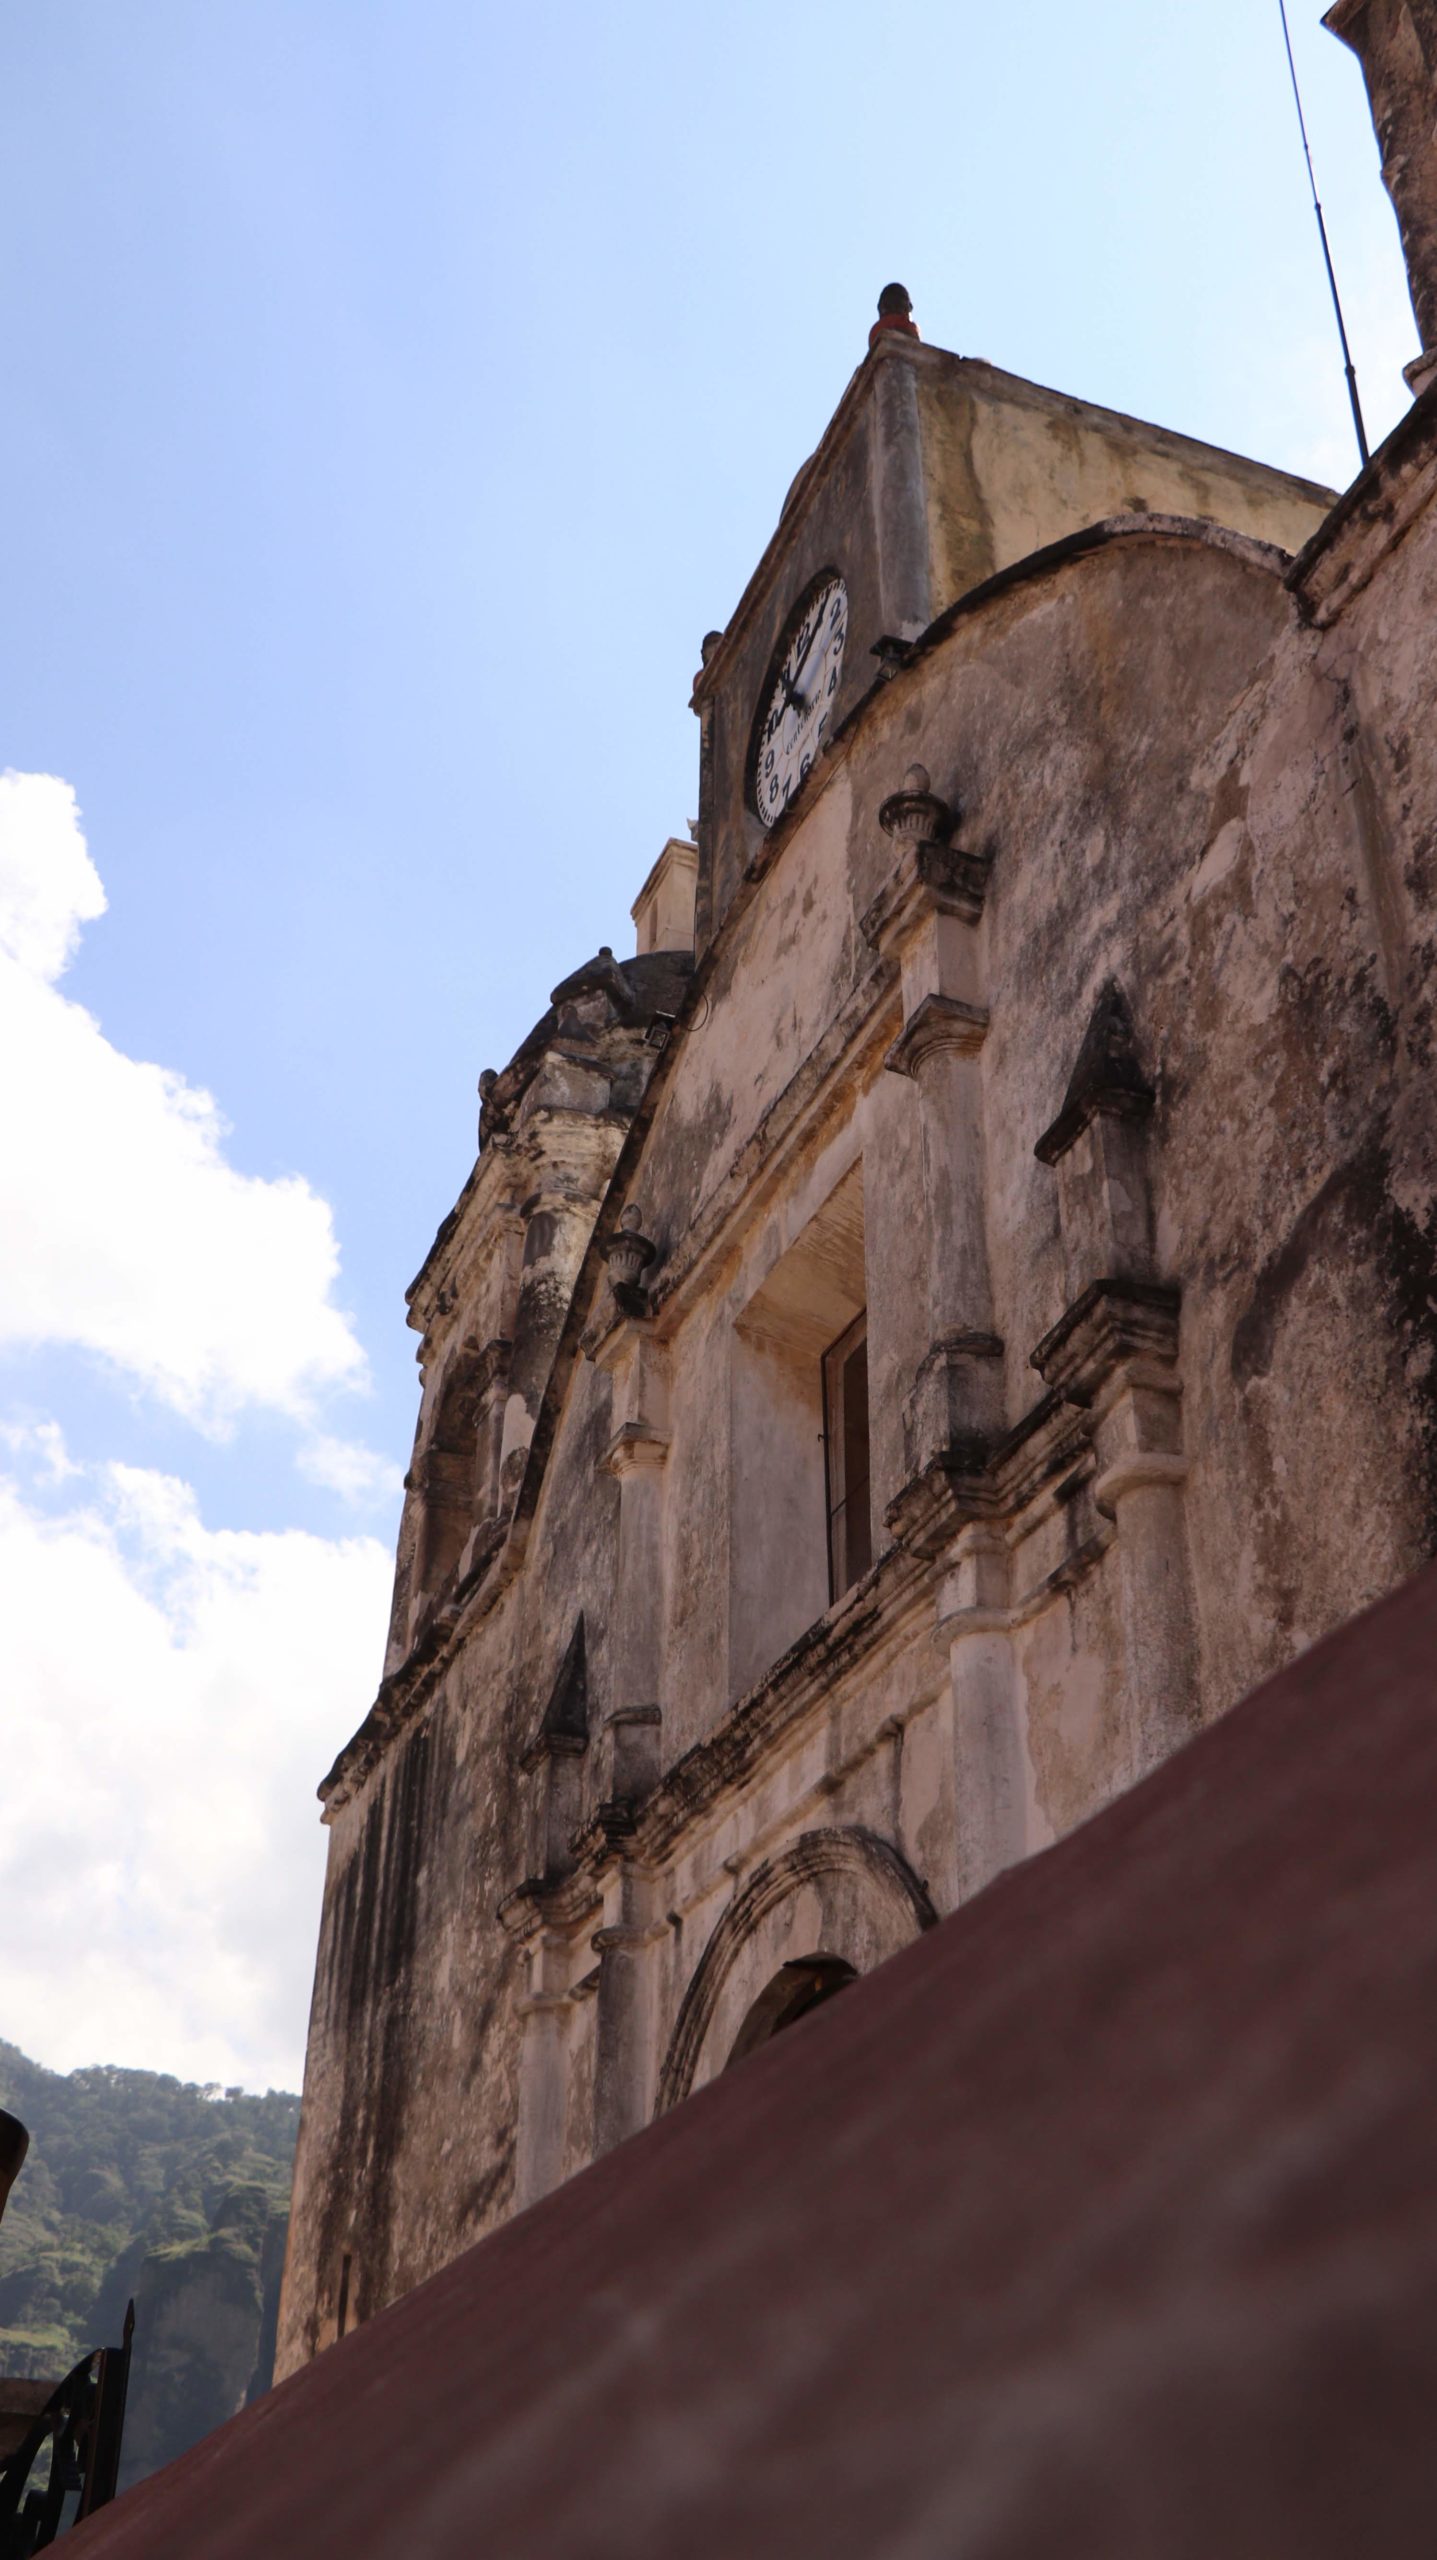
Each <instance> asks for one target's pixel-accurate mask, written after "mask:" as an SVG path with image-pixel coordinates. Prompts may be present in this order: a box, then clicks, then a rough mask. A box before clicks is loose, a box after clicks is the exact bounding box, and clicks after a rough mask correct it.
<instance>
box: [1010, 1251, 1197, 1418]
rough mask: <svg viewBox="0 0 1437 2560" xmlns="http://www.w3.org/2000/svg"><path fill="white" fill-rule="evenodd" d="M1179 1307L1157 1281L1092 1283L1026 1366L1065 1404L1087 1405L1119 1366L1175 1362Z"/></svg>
mask: <svg viewBox="0 0 1437 2560" xmlns="http://www.w3.org/2000/svg"><path fill="white" fill-rule="evenodd" d="M1180 1305H1181V1298H1180V1294H1179V1292H1178V1291H1177V1290H1176V1289H1173V1288H1168V1287H1166V1286H1165V1285H1164V1284H1163V1283H1162V1282H1160V1281H1156V1280H1123V1279H1111V1280H1095V1281H1094V1282H1093V1284H1092V1286H1091V1288H1088V1289H1085V1290H1084V1291H1083V1293H1082V1296H1081V1297H1080V1298H1077V1299H1075V1300H1074V1302H1073V1304H1072V1306H1071V1307H1069V1308H1068V1309H1067V1311H1066V1313H1065V1314H1063V1315H1061V1316H1060V1317H1059V1319H1058V1321H1057V1323H1056V1324H1055V1325H1054V1326H1053V1327H1052V1328H1051V1330H1050V1331H1049V1332H1047V1333H1045V1334H1044V1336H1043V1339H1042V1341H1041V1342H1040V1343H1039V1344H1038V1347H1037V1349H1036V1350H1035V1351H1034V1352H1033V1354H1032V1358H1031V1365H1032V1367H1033V1368H1035V1369H1036V1370H1037V1372H1038V1375H1039V1376H1040V1378H1041V1379H1042V1381H1043V1383H1044V1385H1045V1386H1047V1387H1051V1388H1053V1389H1054V1390H1055V1391H1056V1392H1057V1393H1058V1394H1059V1395H1061V1396H1062V1397H1063V1398H1064V1400H1065V1401H1066V1402H1067V1403H1069V1404H1076V1405H1084V1406H1087V1405H1091V1404H1092V1403H1093V1402H1094V1400H1095V1398H1096V1396H1097V1395H1098V1393H1099V1391H1100V1389H1101V1387H1102V1386H1103V1384H1104V1382H1105V1380H1106V1379H1107V1378H1108V1377H1109V1376H1110V1374H1111V1372H1112V1370H1113V1369H1114V1368H1115V1366H1116V1365H1117V1363H1118V1362H1119V1361H1121V1360H1131V1359H1139V1358H1149V1359H1153V1358H1156V1359H1157V1360H1159V1361H1162V1362H1169V1363H1170V1362H1172V1361H1174V1360H1176V1358H1177V1350H1178V1313H1179V1308H1180Z"/></svg>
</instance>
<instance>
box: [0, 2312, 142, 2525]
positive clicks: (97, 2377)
mask: <svg viewBox="0 0 1437 2560" xmlns="http://www.w3.org/2000/svg"><path fill="white" fill-rule="evenodd" d="M134 2334H135V2306H134V2304H133V2302H131V2303H129V2304H128V2305H127V2307H126V2311H125V2326H124V2331H123V2333H122V2337H121V2342H120V2344H119V2346H118V2347H92V2348H91V2350H90V2352H89V2354H88V2355H87V2356H82V2357H81V2359H80V2362H79V2363H78V2364H77V2365H76V2366H75V2368H74V2371H73V2372H72V2373H67V2374H66V2376H65V2379H64V2381H63V2382H59V2383H57V2384H56V2386H55V2388H54V2390H53V2391H52V2392H51V2394H50V2397H49V2399H48V2400H47V2401H46V2403H45V2405H44V2407H43V2409H41V2410H39V2411H38V2412H37V2413H36V2416H35V2417H34V2419H33V2420H32V2421H31V2424H30V2427H29V2429H28V2430H27V2432H26V2434H25V2435H24V2436H23V2438H22V2439H21V2441H20V2443H19V2444H18V2445H17V2446H16V2447H15V2450H14V2452H13V2453H10V2454H7V2455H6V2456H5V2458H4V2460H3V2461H0V2560H30V2556H31V2554H32V2552H36V2551H44V2550H46V2549H48V2547H49V2545H50V2544H51V2543H52V2542H53V2541H54V2540H55V2537H56V2535H57V2534H59V2533H62V2532H64V2531H65V2530H66V2529H67V2528H68V2527H69V2526H70V2525H72V2524H78V2523H79V2521H80V2519H81V2517H82V2516H88V2515H93V2514H94V2512H95V2509H96V2508H97V2507H103V2506H105V2505H106V2504H107V2503H108V2501H109V2500H110V2499H111V2498H113V2496H114V2494H115V2489H116V2486H117V2484H118V2480H119V2471H120V2438H121V2435H122V2433H123V2430H124V2424H125V2396H126V2393H127V2391H128V2389H129V2382H130V2348H131V2344H132V2342H133V2339H134ZM47 2453H48V2455H49V2469H48V2471H46V2470H45V2457H46V2454H47Z"/></svg>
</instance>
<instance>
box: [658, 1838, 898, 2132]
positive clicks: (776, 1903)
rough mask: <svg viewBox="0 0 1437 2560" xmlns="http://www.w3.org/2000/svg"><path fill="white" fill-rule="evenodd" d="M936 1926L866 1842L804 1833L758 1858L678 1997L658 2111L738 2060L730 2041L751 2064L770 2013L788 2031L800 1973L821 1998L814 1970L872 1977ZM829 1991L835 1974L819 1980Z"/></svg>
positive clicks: (880, 1848)
mask: <svg viewBox="0 0 1437 2560" xmlns="http://www.w3.org/2000/svg"><path fill="white" fill-rule="evenodd" d="M936 1918H937V1913H936V1912H935V1911H934V1909H933V1905H932V1903H931V1902H930V1901H929V1899H928V1895H927V1892H926V1890H925V1889H924V1887H923V1885H922V1884H921V1883H920V1881H919V1879H918V1877H917V1876H915V1874H914V1873H913V1870H912V1868H911V1867H910V1866H909V1865H908V1863H907V1861H906V1859H904V1858H903V1857H901V1856H900V1854H899V1852H898V1851H897V1850H896V1849H894V1848H891V1847H890V1846H889V1843H888V1842H887V1841H886V1840H880V1839H879V1837H878V1835H877V1834H876V1832H872V1831H864V1830H860V1829H858V1828H857V1827H856V1826H855V1827H854V1828H852V1829H848V1828H845V1829H842V1830H837V1829H835V1830H832V1831H806V1832H805V1833H804V1834H803V1836H802V1838H801V1839H799V1840H796V1841H794V1843H793V1845H792V1846H791V1847H790V1848H788V1849H784V1850H782V1851H781V1852H780V1853H779V1855H778V1856H776V1857H773V1858H767V1859H765V1860H764V1862H763V1864H762V1865H761V1866H759V1867H756V1868H755V1869H754V1872H753V1874H752V1875H751V1876H750V1877H749V1879H748V1881H747V1883H746V1884H745V1885H744V1886H743V1888H742V1890H741V1891H740V1892H739V1893H738V1894H737V1895H736V1896H735V1897H734V1900H733V1901H732V1902H731V1903H730V1904H729V1907H728V1909H727V1911H726V1912H725V1913H724V1915H723V1917H722V1919H721V1920H720V1921H719V1922H718V1924H717V1926H716V1927H715V1929H714V1932H713V1935H712V1936H711V1938H710V1939H709V1942H708V1945H707V1946H706V1948H705V1949H704V1952H703V1954H702V1956H701V1957H700V1959H699V1962H698V1965H697V1967H696V1968H695V1971H694V1974H693V1976H692V1979H691V1980H690V1982H689V1986H688V1989H687V1991H686V1992H685V1993H684V1996H683V1999H682V2001H681V2003H680V2006H679V2013H678V2017H677V2019H676V2021H675V2024H674V2031H673V2035H672V2037H671V2038H670V2041H669V2049H668V2053H667V2055H666V2056H665V2060H664V2067H663V2071H662V2073H661V2075H660V2079H659V2100H658V2110H657V2112H658V2113H659V2114H662V2113H663V2111H664V2109H665V2108H666V2107H671V2106H673V2105H674V2104H675V2102H676V2101H677V2100H678V2099H680V2098H686V2097H687V2096H688V2094H689V2092H690V2090H691V2089H697V2088H701V2087H702V2086H703V2084H704V2082H705V2081H706V2080H712V2079H714V2078H715V2077H716V2076H717V2074H718V2073H719V2072H720V2071H722V2070H724V2069H725V2068H726V2066H727V2065H728V2063H729V2062H730V2061H737V2060H738V2059H739V2058H740V2055H739V2045H740V2041H741V2039H742V2040H744V2041H743V2051H744V2052H745V2053H750V2052H752V2051H753V2050H754V2047H755V2045H757V2044H761V2043H764V2042H766V2041H767V2038H768V2036H770V2035H773V2034H777V2032H778V2020H779V2017H780V2014H782V2020H783V2023H786V2024H792V2022H793V2018H794V2016H796V2015H798V2014H800V2012H799V2010H798V2009H797V2008H794V2007H790V2006H789V2003H790V2002H797V2001H798V2000H800V1999H801V1998H803V1997H804V1984H803V1983H802V1982H801V1981H800V1980H799V1979H798V1977H799V1976H800V1975H801V1974H803V1973H804V1972H805V1969H806V1971H807V1974H808V1977H809V1979H808V1991H809V1992H810V1993H816V1992H817V1990H818V1989H819V1988H820V1985H819V1983H818V1981H817V1979H816V1977H815V1975H814V1968H816V1967H819V1966H823V1967H835V1966H841V1967H843V1968H844V1969H845V1971H844V1978H847V1979H851V1978H852V1976H853V1975H854V1974H859V1973H871V1972H872V1970H873V1967H874V1966H875V1965H877V1964H882V1962H883V1961H884V1959H885V1957H887V1956H891V1955H896V1954H897V1953H898V1950H899V1948H900V1947H905V1946H907V1945H908V1944H909V1943H910V1941H911V1940H912V1939H914V1938H916V1937H917V1936H918V1934H919V1932H920V1931H921V1930H923V1929H926V1928H929V1927H931V1925H932V1923H933V1921H934V1920H935V1919H936ZM790 1968H792V1970H790ZM838 1982H839V1976H838V1975H837V1974H836V1973H828V1974H827V1975H826V1977H825V1983H826V1984H832V1986H833V1987H835V1988H836V1987H837V1986H838ZM825 1996H830V1995H829V1994H828V1992H827V1990H826V1988H825ZM770 1999H771V2002H772V2006H771V2008H768V2007H765V2006H764V2003H765V2002H768V2001H770ZM810 2005H812V2001H810ZM750 2028H752V2035H751V2038H750Z"/></svg>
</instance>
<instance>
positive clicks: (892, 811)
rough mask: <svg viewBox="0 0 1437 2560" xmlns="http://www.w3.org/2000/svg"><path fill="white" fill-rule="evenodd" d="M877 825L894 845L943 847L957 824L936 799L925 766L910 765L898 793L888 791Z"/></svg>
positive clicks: (952, 811) (943, 803)
mask: <svg viewBox="0 0 1437 2560" xmlns="http://www.w3.org/2000/svg"><path fill="white" fill-rule="evenodd" d="M878 823H879V825H880V827H881V828H882V829H883V832H884V834H885V835H886V836H891V837H892V839H893V841H894V843H895V844H896V845H900V846H903V845H914V846H917V845H920V844H933V845H946V844H947V843H948V842H949V840H950V838H951V837H952V834H953V830H954V828H955V827H956V826H957V824H958V812H957V810H956V809H952V808H950V807H949V805H948V802H947V801H946V800H940V799H939V797H938V794H937V792H936V791H935V790H934V789H933V788H932V786H931V784H930V781H929V778H928V769H927V767H926V765H921V764H911V765H910V766H909V768H908V771H907V772H906V773H905V775H904V777H903V788H902V790H901V791H894V792H890V794H889V796H888V798H887V799H886V800H885V801H884V803H883V805H882V807H881V808H880V810H879V812H878Z"/></svg>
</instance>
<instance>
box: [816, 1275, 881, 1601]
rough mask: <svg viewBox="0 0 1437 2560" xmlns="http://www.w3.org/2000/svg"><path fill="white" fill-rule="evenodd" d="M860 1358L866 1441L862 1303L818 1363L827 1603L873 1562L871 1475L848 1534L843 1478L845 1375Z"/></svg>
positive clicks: (865, 1313) (865, 1311) (845, 1455)
mask: <svg viewBox="0 0 1437 2560" xmlns="http://www.w3.org/2000/svg"><path fill="white" fill-rule="evenodd" d="M858 1351H862V1353H863V1355H864V1358H863V1437H864V1447H865V1450H867V1449H868V1448H869V1446H870V1429H871V1406H870V1400H869V1394H868V1309H867V1308H866V1307H861V1308H860V1309H859V1312H858V1314H857V1315H856V1316H855V1317H854V1318H853V1321H852V1323H851V1324H847V1325H845V1326H844V1329H843V1331H842V1333H841V1334H839V1336H838V1337H837V1340H836V1341H834V1342H831V1343H830V1344H829V1346H828V1349H827V1350H826V1351H825V1352H824V1354H823V1359H822V1364H821V1375H822V1389H823V1477H824V1496H825V1512H826V1520H825V1529H826V1536H827V1544H828V1603H829V1607H830V1608H832V1607H833V1605H834V1603H835V1601H838V1600H841V1599H842V1598H843V1596H844V1594H845V1592H848V1591H851V1590H852V1589H853V1586H854V1584H855V1583H856V1582H861V1581H862V1579H863V1577H864V1575H865V1574H866V1573H867V1572H868V1570H869V1568H870V1566H871V1565H872V1562H873V1516H872V1508H871V1504H872V1475H871V1472H870V1471H867V1470H866V1471H865V1473H864V1476H863V1480H862V1485H861V1487H860V1488H858V1490H859V1491H860V1492H861V1494H862V1501H863V1508H862V1511H861V1513H860V1514H859V1517H860V1518H861V1521H862V1535H861V1537H859V1538H857V1539H855V1538H853V1537H851V1536H850V1514H851V1503H852V1495H853V1490H854V1489H853V1488H851V1487H850V1486H849V1484H848V1482H847V1467H848V1439H849V1430H848V1421H849V1417H848V1411H847V1405H846V1399H845V1381H846V1378H847V1374H848V1369H849V1365H850V1363H851V1362H852V1360H853V1357H854V1354H855V1353H856V1352H858Z"/></svg>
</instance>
